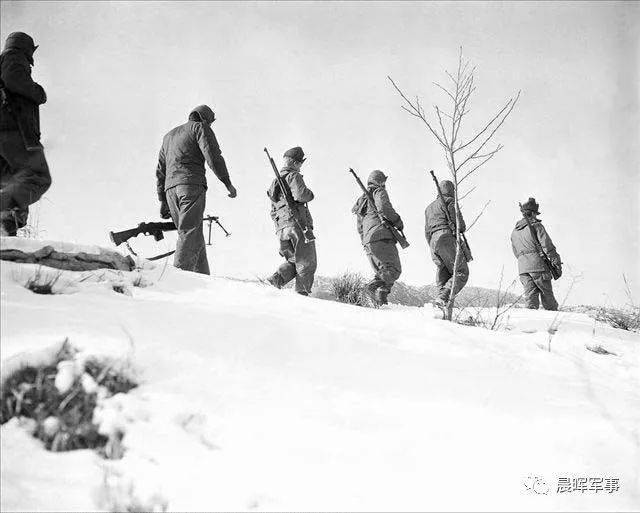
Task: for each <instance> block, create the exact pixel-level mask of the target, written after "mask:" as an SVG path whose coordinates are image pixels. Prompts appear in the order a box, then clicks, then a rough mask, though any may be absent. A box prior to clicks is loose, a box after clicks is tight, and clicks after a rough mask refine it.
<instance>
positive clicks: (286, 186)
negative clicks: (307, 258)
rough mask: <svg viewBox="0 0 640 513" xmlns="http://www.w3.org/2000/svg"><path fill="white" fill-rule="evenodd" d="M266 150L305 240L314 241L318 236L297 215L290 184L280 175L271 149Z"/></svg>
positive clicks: (307, 241) (306, 241)
mask: <svg viewBox="0 0 640 513" xmlns="http://www.w3.org/2000/svg"><path fill="white" fill-rule="evenodd" d="M264 152H265V153H266V154H267V158H268V159H269V163H270V164H271V167H272V168H273V172H274V174H275V175H276V180H277V181H278V185H279V186H280V190H281V191H282V194H283V195H284V199H285V201H286V202H287V206H288V207H289V210H291V215H292V216H293V220H294V221H295V223H296V225H297V226H298V228H300V230H301V231H302V235H303V237H304V242H305V243H309V242H313V241H314V240H316V237H315V235H314V234H313V230H312V229H311V228H309V227H308V226H306V225H305V226H302V224H301V223H300V220H299V219H298V216H297V214H298V206H297V205H296V202H295V200H294V199H293V195H292V194H291V189H290V188H289V184H287V182H285V181H284V179H283V178H282V177H281V176H280V173H278V168H277V167H276V163H275V162H274V160H273V159H272V158H271V155H269V150H267V149H266V148H265V149H264Z"/></svg>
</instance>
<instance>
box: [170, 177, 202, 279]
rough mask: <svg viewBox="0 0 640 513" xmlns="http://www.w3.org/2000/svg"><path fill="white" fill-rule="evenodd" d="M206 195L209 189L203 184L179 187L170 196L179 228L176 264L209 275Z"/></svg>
mask: <svg viewBox="0 0 640 513" xmlns="http://www.w3.org/2000/svg"><path fill="white" fill-rule="evenodd" d="M206 193H207V189H206V187H204V186H202V185H176V186H175V187H171V188H170V189H168V190H167V193H166V194H167V204H168V205H169V212H170V213H171V219H173V222H174V224H175V225H176V227H177V228H178V241H177V243H176V253H175V256H174V258H173V265H174V266H175V267H177V268H178V269H183V270H185V271H192V272H196V273H200V274H209V262H208V261H207V250H206V246H205V242H204V234H203V233H202V218H203V216H204V208H205V203H206Z"/></svg>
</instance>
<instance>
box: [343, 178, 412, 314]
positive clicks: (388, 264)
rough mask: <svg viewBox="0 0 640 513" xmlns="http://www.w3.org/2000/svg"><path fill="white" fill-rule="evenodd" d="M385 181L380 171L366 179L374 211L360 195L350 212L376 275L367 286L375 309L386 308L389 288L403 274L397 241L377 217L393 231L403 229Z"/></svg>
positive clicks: (368, 202) (365, 198)
mask: <svg viewBox="0 0 640 513" xmlns="http://www.w3.org/2000/svg"><path fill="white" fill-rule="evenodd" d="M386 181H387V177H386V176H385V174H384V173H383V172H382V171H378V170H376V171H372V172H371V174H370V175H369V178H368V179H367V189H368V192H369V193H370V195H371V197H372V198H373V201H374V202H375V208H372V205H370V200H369V198H368V194H365V193H363V194H362V196H360V197H359V198H358V200H357V201H356V203H355V205H354V206H353V208H352V209H351V212H352V213H354V214H356V216H357V225H356V226H357V229H358V234H359V235H360V240H361V242H362V245H363V246H364V250H365V253H366V254H367V258H368V259H369V263H370V264H371V267H372V268H373V271H374V273H375V275H374V277H373V279H372V280H371V281H370V282H369V283H368V284H367V290H368V292H369V294H370V295H371V296H372V298H373V299H374V301H375V302H376V303H377V304H378V305H386V304H387V296H388V295H389V293H390V292H391V287H393V284H394V283H395V282H396V281H397V280H398V278H400V274H401V273H402V266H401V265H400V256H399V255H398V248H397V247H396V239H395V237H394V236H393V234H392V233H391V230H390V229H389V228H387V227H386V226H385V225H384V224H383V223H382V222H381V220H380V216H379V215H378V214H381V215H382V217H383V218H384V219H386V220H387V221H388V222H389V223H391V225H393V226H394V227H395V228H396V229H398V230H400V231H402V230H403V229H404V225H403V223H402V219H401V218H400V216H399V215H398V213H397V212H396V211H395V209H394V208H393V205H391V200H390V199H389V194H388V192H387V189H386V188H385V183H386Z"/></svg>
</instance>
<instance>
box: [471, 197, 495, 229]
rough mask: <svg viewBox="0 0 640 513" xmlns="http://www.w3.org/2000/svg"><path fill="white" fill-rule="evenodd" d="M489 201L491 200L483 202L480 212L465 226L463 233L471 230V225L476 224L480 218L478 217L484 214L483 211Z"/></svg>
mask: <svg viewBox="0 0 640 513" xmlns="http://www.w3.org/2000/svg"><path fill="white" fill-rule="evenodd" d="M489 203H491V200H489V201H487V202H486V203H485V204H484V207H482V210H480V213H479V214H478V215H477V216H476V218H475V219H474V220H473V222H472V223H471V224H470V225H469V226H467V229H466V230H465V233H469V230H471V228H473V225H474V224H476V223H477V222H478V219H480V217H481V216H482V214H484V211H485V210H486V209H487V207H488V206H489Z"/></svg>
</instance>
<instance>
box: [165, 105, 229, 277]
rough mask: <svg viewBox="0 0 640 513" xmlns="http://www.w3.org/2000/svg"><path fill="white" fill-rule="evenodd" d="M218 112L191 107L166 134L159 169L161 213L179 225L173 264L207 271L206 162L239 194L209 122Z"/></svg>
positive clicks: (198, 271)
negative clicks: (204, 230)
mask: <svg viewBox="0 0 640 513" xmlns="http://www.w3.org/2000/svg"><path fill="white" fill-rule="evenodd" d="M215 119H216V117H215V114H214V113H213V111H212V110H211V109H210V108H209V107H207V106H206V105H199V106H198V107H196V108H195V109H193V110H192V111H191V112H190V113H189V120H188V121H187V122H186V123H185V124H184V125H180V126H177V127H176V128H174V129H173V130H171V131H170V132H169V133H168V134H167V135H165V136H164V139H163V141H162V148H161V149H160V155H159V157H158V167H157V169H156V178H157V192H158V199H159V200H160V217H162V219H169V218H171V219H172V220H173V222H174V223H175V225H176V227H177V228H178V242H177V244H176V254H175V257H174V261H173V265H174V266H176V267H178V268H179V269H184V270H185V271H193V272H197V273H201V274H209V262H208V261H207V252H206V249H205V243H204V235H203V233H202V217H203V215H204V208H205V202H206V192H207V178H206V176H205V167H204V163H205V162H206V163H207V164H208V165H209V167H210V168H211V170H212V171H213V172H214V173H215V175H216V176H217V177H218V179H219V180H220V181H221V182H222V183H223V184H224V185H225V187H226V188H227V191H229V197H230V198H235V197H236V195H237V192H236V188H235V187H234V186H233V185H232V184H231V180H230V178H229V172H228V171H227V165H226V163H225V161H224V158H223V157H222V154H221V152H220V146H218V141H217V140H216V136H215V135H214V133H213V130H211V123H213V122H214V121H215Z"/></svg>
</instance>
